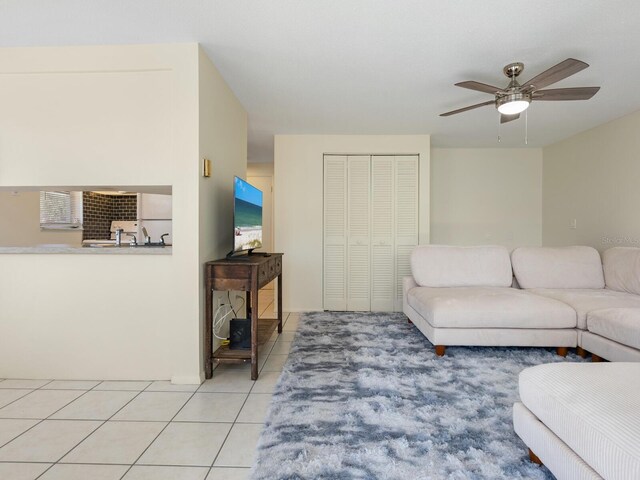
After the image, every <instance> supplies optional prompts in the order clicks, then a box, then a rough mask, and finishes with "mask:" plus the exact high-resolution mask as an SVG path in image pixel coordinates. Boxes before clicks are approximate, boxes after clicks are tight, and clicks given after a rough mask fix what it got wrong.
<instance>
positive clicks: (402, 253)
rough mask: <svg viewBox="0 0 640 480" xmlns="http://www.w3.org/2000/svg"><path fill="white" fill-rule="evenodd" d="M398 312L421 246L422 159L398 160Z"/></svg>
mask: <svg viewBox="0 0 640 480" xmlns="http://www.w3.org/2000/svg"><path fill="white" fill-rule="evenodd" d="M394 176H395V182H394V183H395V202H394V203H395V205H394V211H395V228H394V233H395V249H396V258H395V263H396V264H395V267H396V268H395V271H396V278H395V302H396V305H395V307H396V308H395V310H396V311H402V278H403V277H405V276H407V275H411V266H410V263H409V259H410V256H411V252H412V251H413V248H414V247H415V246H416V245H417V244H418V156H417V155H404V156H396V157H395V175H394Z"/></svg>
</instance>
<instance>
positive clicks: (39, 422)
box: [0, 380, 90, 473]
mask: <svg viewBox="0 0 640 480" xmlns="http://www.w3.org/2000/svg"><path fill="white" fill-rule="evenodd" d="M54 381H55V380H50V381H48V382H47V383H45V384H44V385H41V386H40V387H38V388H36V389H34V390H33V391H31V392H29V393H27V394H26V395H24V396H22V397H20V398H18V399H16V400H15V401H16V402H17V401H18V400H21V399H23V398H26V397H27V396H29V395H31V394H32V393H33V392H35V391H37V390H41V389H42V387H46V386H47V385H49V384H50V383H51V382H54ZM44 391H47V390H44ZM53 391H60V390H53ZM65 391H70V392H71V391H76V392H77V391H78V390H65ZM89 391H90V390H85V391H84V393H82V394H81V395H78V396H77V397H76V398H74V399H73V400H71V401H70V402H69V403H66V404H65V405H63V406H62V407H60V408H59V409H57V410H56V411H55V412H53V413H51V414H50V415H49V416H48V417H45V418H41V419H38V418H8V419H3V420H39V421H38V422H36V423H35V424H34V425H32V426H31V427H29V428H27V429H26V430H25V431H24V432H22V433H21V434H19V435H16V436H15V437H13V438H12V439H11V440H9V441H8V442H6V443H3V444H2V445H0V448H3V447H5V446H7V445H8V444H9V443H11V442H13V441H14V440H16V439H17V438H19V437H21V436H22V435H24V434H25V433H27V432H28V431H30V430H32V429H34V428H35V427H37V426H38V425H40V424H41V423H42V422H44V421H45V420H48V419H49V418H50V417H51V415H55V414H56V413H58V412H59V411H60V410H62V409H63V408H65V407H67V406H68V405H71V404H72V403H73V402H75V401H76V400H77V399H79V398H80V397H83V396H84V395H85V394H86V393H87V392H89ZM11 403H13V402H11ZM11 403H9V404H7V405H5V407H7V406H9V405H11ZM2 408H4V407H2ZM0 410H2V409H0ZM47 463H48V462H47ZM47 470H48V469H47ZM42 473H44V472H42Z"/></svg>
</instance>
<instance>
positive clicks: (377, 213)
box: [371, 155, 395, 312]
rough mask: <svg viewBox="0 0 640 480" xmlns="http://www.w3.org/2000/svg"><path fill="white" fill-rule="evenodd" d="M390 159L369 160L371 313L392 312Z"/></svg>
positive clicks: (392, 256) (392, 190)
mask: <svg viewBox="0 0 640 480" xmlns="http://www.w3.org/2000/svg"><path fill="white" fill-rule="evenodd" d="M394 163H395V162H394V157H392V156H379V155H374V156H372V157H371V310H372V311H374V312H391V311H393V310H394V309H395V265H394V258H395V255H394V234H393V223H394V222H393V216H394V203H395V202H394Z"/></svg>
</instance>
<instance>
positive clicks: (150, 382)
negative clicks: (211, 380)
mask: <svg viewBox="0 0 640 480" xmlns="http://www.w3.org/2000/svg"><path fill="white" fill-rule="evenodd" d="M273 302H274V301H273V300H272V301H271V302H270V303H269V305H267V307H266V308H265V310H264V311H263V313H264V312H266V310H267V308H268V307H269V306H271V304H273ZM282 315H283V317H285V318H283V322H282V323H283V328H284V326H285V325H286V323H287V322H288V320H289V317H290V315H291V312H282ZM276 342H277V340H276V341H274V342H273V345H272V346H271V348H270V349H269V351H268V353H267V354H266V358H265V363H264V364H263V365H262V368H261V369H260V372H262V371H264V367H265V365H266V362H267V360H268V359H269V357H270V356H271V353H272V351H273V348H274V347H275V343H276ZM280 372H281V370H280ZM2 381H4V379H3V380H2ZM54 381H56V380H55V379H54V380H49V381H48V382H46V383H44V384H43V385H41V386H39V387H38V388H35V389H31V391H30V392H28V393H26V394H25V395H23V396H21V397H19V398H17V399H15V400H14V401H12V402H9V403H8V404H7V405H4V406H3V407H2V408H4V407H6V406H8V405H11V404H12V403H14V402H17V401H18V400H21V399H23V398H25V397H27V396H28V395H30V394H31V393H33V392H34V391H36V390H41V389H43V387H45V386H47V385H49V384H51V383H52V382H54ZM95 381H96V382H97V383H96V384H95V385H94V386H93V387H91V388H89V389H87V390H85V391H84V392H83V393H82V394H81V395H79V396H78V397H76V398H74V399H73V400H71V401H70V402H68V403H66V404H65V405H63V406H62V407H60V408H59V409H57V410H55V411H54V412H53V413H51V414H50V415H49V416H47V417H46V418H44V419H40V421H38V422H37V423H36V424H34V425H33V426H31V427H30V428H28V429H27V430H25V431H24V432H22V433H21V434H19V435H17V436H16V437H13V438H12V439H10V440H9V441H8V442H6V443H5V444H3V445H2V446H0V448H1V447H3V446H5V445H7V444H8V443H10V442H12V441H14V440H15V439H17V438H18V437H20V436H22V435H24V434H25V433H27V432H28V431H30V430H31V429H33V428H34V427H36V426H37V425H39V424H41V423H42V422H44V421H45V420H51V421H56V420H67V419H52V418H51V417H52V416H53V415H55V414H56V413H58V412H59V411H61V410H62V409H64V408H66V407H67V406H69V405H70V404H72V403H73V402H75V401H76V400H78V399H79V398H81V397H83V396H84V395H86V394H87V393H88V392H90V391H127V390H122V389H114V390H96V388H98V387H99V386H100V385H102V384H104V383H105V382H107V381H108V380H95ZM0 383H1V382H0ZM153 383H154V381H149V384H148V385H147V386H146V387H144V388H143V389H142V390H140V391H138V392H137V393H136V395H134V396H133V397H132V398H131V399H130V400H129V401H127V402H126V403H125V404H124V405H123V406H122V407H120V408H119V409H118V410H117V411H116V412H115V413H113V415H111V416H110V417H109V418H108V419H107V420H104V421H102V423H101V424H100V425H98V426H97V427H96V428H95V429H94V430H92V431H91V432H90V433H89V434H88V435H87V436H85V437H84V438H83V439H82V440H80V441H79V442H78V443H76V444H75V445H74V446H73V447H72V448H71V449H70V450H69V451H67V452H66V453H64V454H63V455H62V456H61V457H60V458H59V459H58V460H57V461H55V462H53V463H52V464H51V465H50V467H49V468H47V469H46V470H45V471H43V472H42V473H41V474H40V475H39V476H38V477H37V478H41V477H42V476H43V475H44V474H45V473H47V472H48V471H49V470H50V469H51V468H52V467H53V466H54V465H57V464H59V463H60V460H62V459H63V458H64V457H65V456H66V455H68V454H69V453H70V452H71V451H72V450H74V449H75V448H76V447H78V446H79V445H80V444H81V443H83V442H84V441H85V440H87V439H88V438H89V437H90V436H92V435H93V434H94V433H95V432H96V431H97V430H99V429H100V428H101V427H102V426H104V425H105V424H106V423H107V422H109V421H111V420H112V419H113V417H114V416H115V415H117V414H118V413H119V412H120V411H121V410H123V409H124V408H125V407H126V406H128V405H129V404H130V403H131V402H133V401H134V400H135V399H136V398H138V397H139V396H140V395H141V394H142V393H143V392H147V391H148V392H153V393H162V392H164V393H174V392H175V390H166V391H165V390H157V391H149V390H148V389H149V388H151V386H152V385H153ZM255 384H256V381H254V382H253V385H252V386H251V387H250V389H249V391H248V392H247V394H246V397H245V399H244V402H243V403H242V405H241V407H240V409H239V411H238V413H237V414H236V416H235V419H234V420H233V422H230V423H231V428H230V429H229V432H227V435H226V436H225V439H224V440H223V442H222V445H221V447H220V449H219V450H218V452H217V454H216V456H215V458H214V459H213V462H212V464H211V466H210V467H209V469H208V471H207V475H206V476H207V477H208V476H209V475H210V473H211V471H212V470H213V469H214V468H216V467H214V464H215V461H216V460H217V459H218V457H219V455H220V452H221V451H222V449H223V448H224V445H225V443H226V442H227V440H228V437H229V434H230V433H231V430H233V428H234V426H235V425H236V424H253V425H259V424H263V423H257V424H256V423H251V422H249V423H247V422H238V418H239V416H240V414H241V412H242V409H243V408H244V407H245V405H246V403H247V401H248V399H249V395H251V394H252V393H253V389H254V387H255ZM202 385H204V382H203V384H202ZM202 385H200V386H199V387H198V388H197V389H196V390H194V391H193V392H180V393H191V395H190V396H189V398H188V399H187V400H186V402H185V403H184V404H183V405H182V407H180V409H179V410H178V411H177V412H176V414H175V415H174V416H173V417H172V418H171V420H169V422H167V424H166V425H165V426H164V427H163V429H162V430H161V431H160V432H159V433H158V435H156V437H155V438H154V439H153V440H152V441H151V442H150V443H149V445H147V447H146V448H145V449H144V451H143V452H142V453H141V454H140V456H138V458H137V459H136V460H135V461H134V462H133V463H132V464H118V465H122V466H127V465H128V466H129V468H128V469H127V470H126V471H125V472H124V474H123V475H122V477H120V479H122V478H124V476H126V475H127V474H128V472H129V471H130V470H131V468H133V466H134V465H136V462H138V461H139V460H140V458H141V457H142V456H143V455H144V454H145V453H146V451H147V450H148V449H149V448H150V447H151V445H152V444H153V443H154V442H155V441H156V440H157V439H158V437H159V436H160V435H161V434H162V433H163V432H164V431H165V430H166V428H167V427H168V426H169V425H170V424H171V423H185V422H175V421H174V420H175V418H176V417H177V416H178V414H179V413H180V412H181V411H182V410H183V409H184V407H185V406H186V405H187V403H189V401H190V400H191V399H192V398H193V397H194V395H195V394H196V393H199V392H200V389H201V388H202ZM46 390H53V391H55V390H68V391H73V390H75V389H63V388H61V389H46ZM129 391H131V390H129ZM200 393H203V392H200ZM219 393H225V392H219ZM233 393H237V392H233ZM271 395H272V394H271ZM24 420H29V419H24ZM68 420H71V421H98V422H99V421H100V420H95V419H86V420H84V419H68ZM126 421H127V420H123V422H126ZM129 421H131V422H133V421H134V420H129ZM147 422H149V423H160V422H158V421H147ZM186 423H192V422H186ZM195 423H229V422H195ZM0 463H7V462H6V461H3V462H0ZM10 463H43V464H47V463H50V462H10ZM92 465H116V464H92ZM159 466H172V465H159ZM176 466H178V465H176ZM179 466H181V467H185V468H186V467H187V466H184V465H179ZM188 467H194V466H188ZM203 468H206V467H203ZM228 468H239V469H251V468H252V467H244V466H234V467H228ZM205 478H206V477H205Z"/></svg>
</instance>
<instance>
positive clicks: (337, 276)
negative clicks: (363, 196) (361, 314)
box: [323, 155, 347, 310]
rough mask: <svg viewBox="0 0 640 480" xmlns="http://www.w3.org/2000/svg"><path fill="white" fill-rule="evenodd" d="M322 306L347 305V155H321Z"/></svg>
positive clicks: (335, 306)
mask: <svg viewBox="0 0 640 480" xmlns="http://www.w3.org/2000/svg"><path fill="white" fill-rule="evenodd" d="M323 291H324V294H323V308H324V309H325V310H346V309H347V157H346V156H336V155H325V157H324V272H323Z"/></svg>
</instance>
